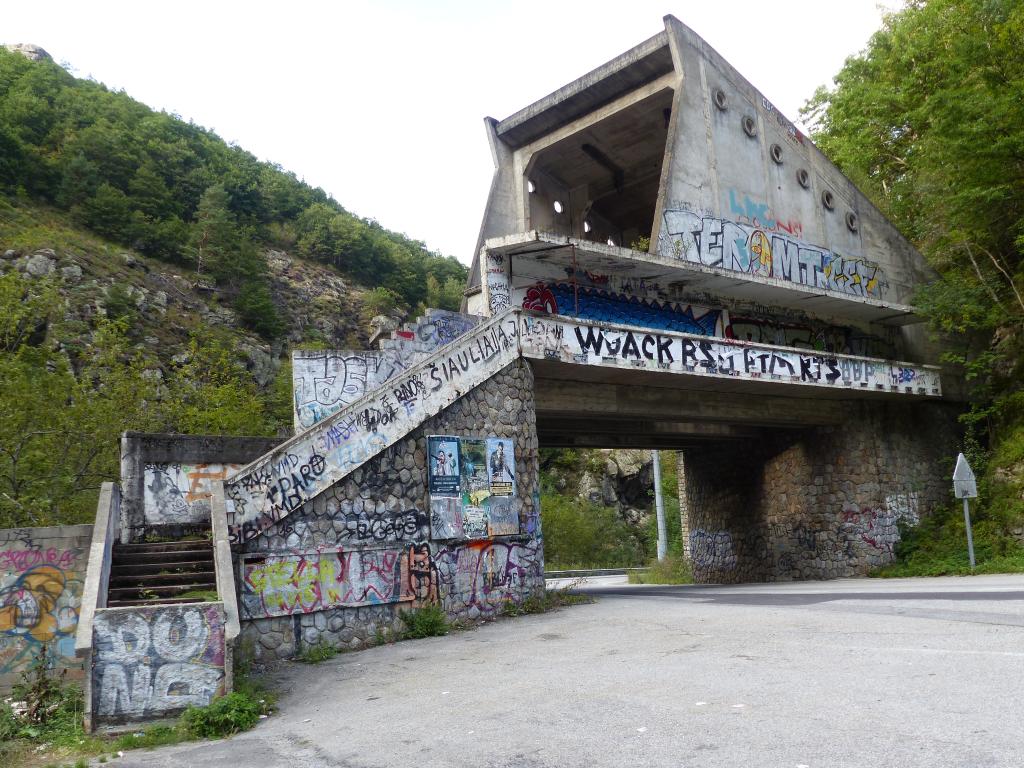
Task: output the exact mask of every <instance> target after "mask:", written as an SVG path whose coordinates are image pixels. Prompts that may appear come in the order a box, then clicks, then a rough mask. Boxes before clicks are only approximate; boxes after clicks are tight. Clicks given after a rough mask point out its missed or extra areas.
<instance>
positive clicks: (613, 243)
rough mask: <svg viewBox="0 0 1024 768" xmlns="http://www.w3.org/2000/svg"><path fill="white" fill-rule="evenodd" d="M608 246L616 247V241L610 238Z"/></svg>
mask: <svg viewBox="0 0 1024 768" xmlns="http://www.w3.org/2000/svg"><path fill="white" fill-rule="evenodd" d="M608 245H615V241H614V240H612V239H611V238H610V237H609V238H608Z"/></svg>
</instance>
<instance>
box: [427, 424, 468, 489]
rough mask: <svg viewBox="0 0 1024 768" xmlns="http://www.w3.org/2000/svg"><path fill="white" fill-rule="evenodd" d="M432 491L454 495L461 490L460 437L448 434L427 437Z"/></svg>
mask: <svg viewBox="0 0 1024 768" xmlns="http://www.w3.org/2000/svg"><path fill="white" fill-rule="evenodd" d="M427 450H428V451H429V455H428V456H427V465H428V477H429V480H430V493H432V494H434V493H436V494H439V495H445V496H454V495H458V494H459V492H460V490H461V489H460V487H459V483H460V477H459V438H457V437H450V436H448V435H430V436H428V437H427Z"/></svg>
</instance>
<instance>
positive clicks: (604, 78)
mask: <svg viewBox="0 0 1024 768" xmlns="http://www.w3.org/2000/svg"><path fill="white" fill-rule="evenodd" d="M673 70H674V65H673V63H672V54H671V52H670V50H669V47H668V35H667V34H666V33H665V32H660V33H658V34H657V35H655V36H654V37H652V38H650V39H649V40H645V41H644V42H642V43H640V45H638V46H636V47H635V48H631V49H630V50H628V51H626V52H625V53H624V54H622V55H621V56H617V57H615V58H614V59H612V60H611V61H609V62H608V63H607V64H603V65H602V66H600V67H598V68H597V69H595V70H593V71H592V72H588V73H587V74H585V75H584V76H583V77H581V78H579V79H578V80H574V81H572V82H571V83H569V84H568V85H566V86H564V87H562V88H559V89H558V90H557V91H555V92H554V93H551V94H548V95H547V96H545V97H544V98H543V99H541V100H540V101H537V102H534V103H533V104H531V105H530V106H528V107H525V108H524V109H521V110H519V111H518V112H516V113H515V114H514V115H510V116H509V117H506V118H505V119H504V120H502V121H501V122H500V123H498V125H497V128H496V130H497V133H498V136H499V137H500V138H501V139H502V140H503V141H504V142H505V143H506V144H508V145H509V146H511V147H512V148H513V149H516V148H518V147H521V146H523V145H524V144H529V143H530V142H531V141H533V140H535V139H537V138H539V137H541V136H544V135H546V134H548V133H550V132H551V131H553V130H555V129H556V128H560V127H561V126H563V125H567V124H569V123H571V122H572V121H573V120H576V119H577V118H579V117H581V116H583V115H585V114H587V113H589V112H592V111H594V110H595V109H598V108H599V107H602V106H604V105H605V104H608V103H610V102H612V101H614V100H615V99H617V98H619V97H620V96H622V95H623V94H626V93H629V92H630V91H633V90H635V89H636V88H639V87H640V86H642V85H646V84H647V83H649V82H652V81H653V80H657V79H658V78H659V77H661V76H662V75H665V74H668V73H669V72H672V71H673Z"/></svg>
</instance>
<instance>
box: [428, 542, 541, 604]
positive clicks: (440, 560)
mask: <svg viewBox="0 0 1024 768" xmlns="http://www.w3.org/2000/svg"><path fill="white" fill-rule="evenodd" d="M434 563H435V566H436V568H437V576H438V582H439V594H440V597H441V600H442V602H443V604H444V606H445V609H446V610H448V611H450V612H459V611H462V610H464V609H466V608H468V607H470V606H475V607H476V608H477V609H479V610H480V611H481V612H492V611H494V610H497V609H498V608H500V606H501V605H502V604H503V603H505V602H506V601H508V600H510V599H515V598H517V597H521V596H522V595H525V594H526V593H527V592H528V591H529V589H530V587H531V586H532V585H534V584H537V583H540V584H543V578H544V574H543V550H542V548H541V544H540V542H539V541H536V540H533V541H530V542H526V543H511V542H483V541H480V542H470V543H468V544H460V545H452V546H442V547H439V548H438V549H437V552H436V553H435V555H434Z"/></svg>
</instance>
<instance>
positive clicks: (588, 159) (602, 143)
mask: <svg viewBox="0 0 1024 768" xmlns="http://www.w3.org/2000/svg"><path fill="white" fill-rule="evenodd" d="M672 96H673V91H672V89H671V88H666V89H664V90H662V91H659V92H658V93H656V94H653V95H651V96H648V97H647V98H646V99H644V100H643V101H640V102H637V103H636V104H634V105H632V106H630V107H627V108H626V109H624V110H622V111H621V112H617V113H615V114H614V115H612V116H610V117H607V118H605V119H604V120H601V121H600V122H598V123H596V124H594V125H592V126H590V127H588V128H584V129H583V130H582V131H579V132H578V133H574V134H573V135H572V136H570V137H568V138H565V139H563V140H562V141H560V142H558V143H557V144H553V145H552V146H550V147H548V148H547V149H545V150H543V151H542V152H540V153H538V155H537V160H536V166H535V167H536V168H537V169H538V170H540V171H542V172H544V173H546V174H548V175H549V176H552V177H553V178H554V179H555V180H556V181H558V182H559V183H561V184H563V185H564V186H566V187H568V188H569V189H576V188H578V187H582V186H584V185H586V187H587V198H588V199H589V200H590V201H592V202H593V207H594V210H595V211H597V212H598V213H599V214H600V215H602V216H603V217H604V218H606V219H608V220H609V221H610V222H612V223H614V224H615V225H616V226H617V227H618V228H619V229H620V230H625V229H630V228H636V229H638V230H639V231H640V232H643V233H645V234H648V235H649V234H650V231H651V225H652V223H653V220H654V209H655V206H656V204H657V200H658V186H659V182H660V180H661V166H662V160H663V158H664V155H665V143H666V140H667V138H668V115H669V113H670V111H671V108H672Z"/></svg>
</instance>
